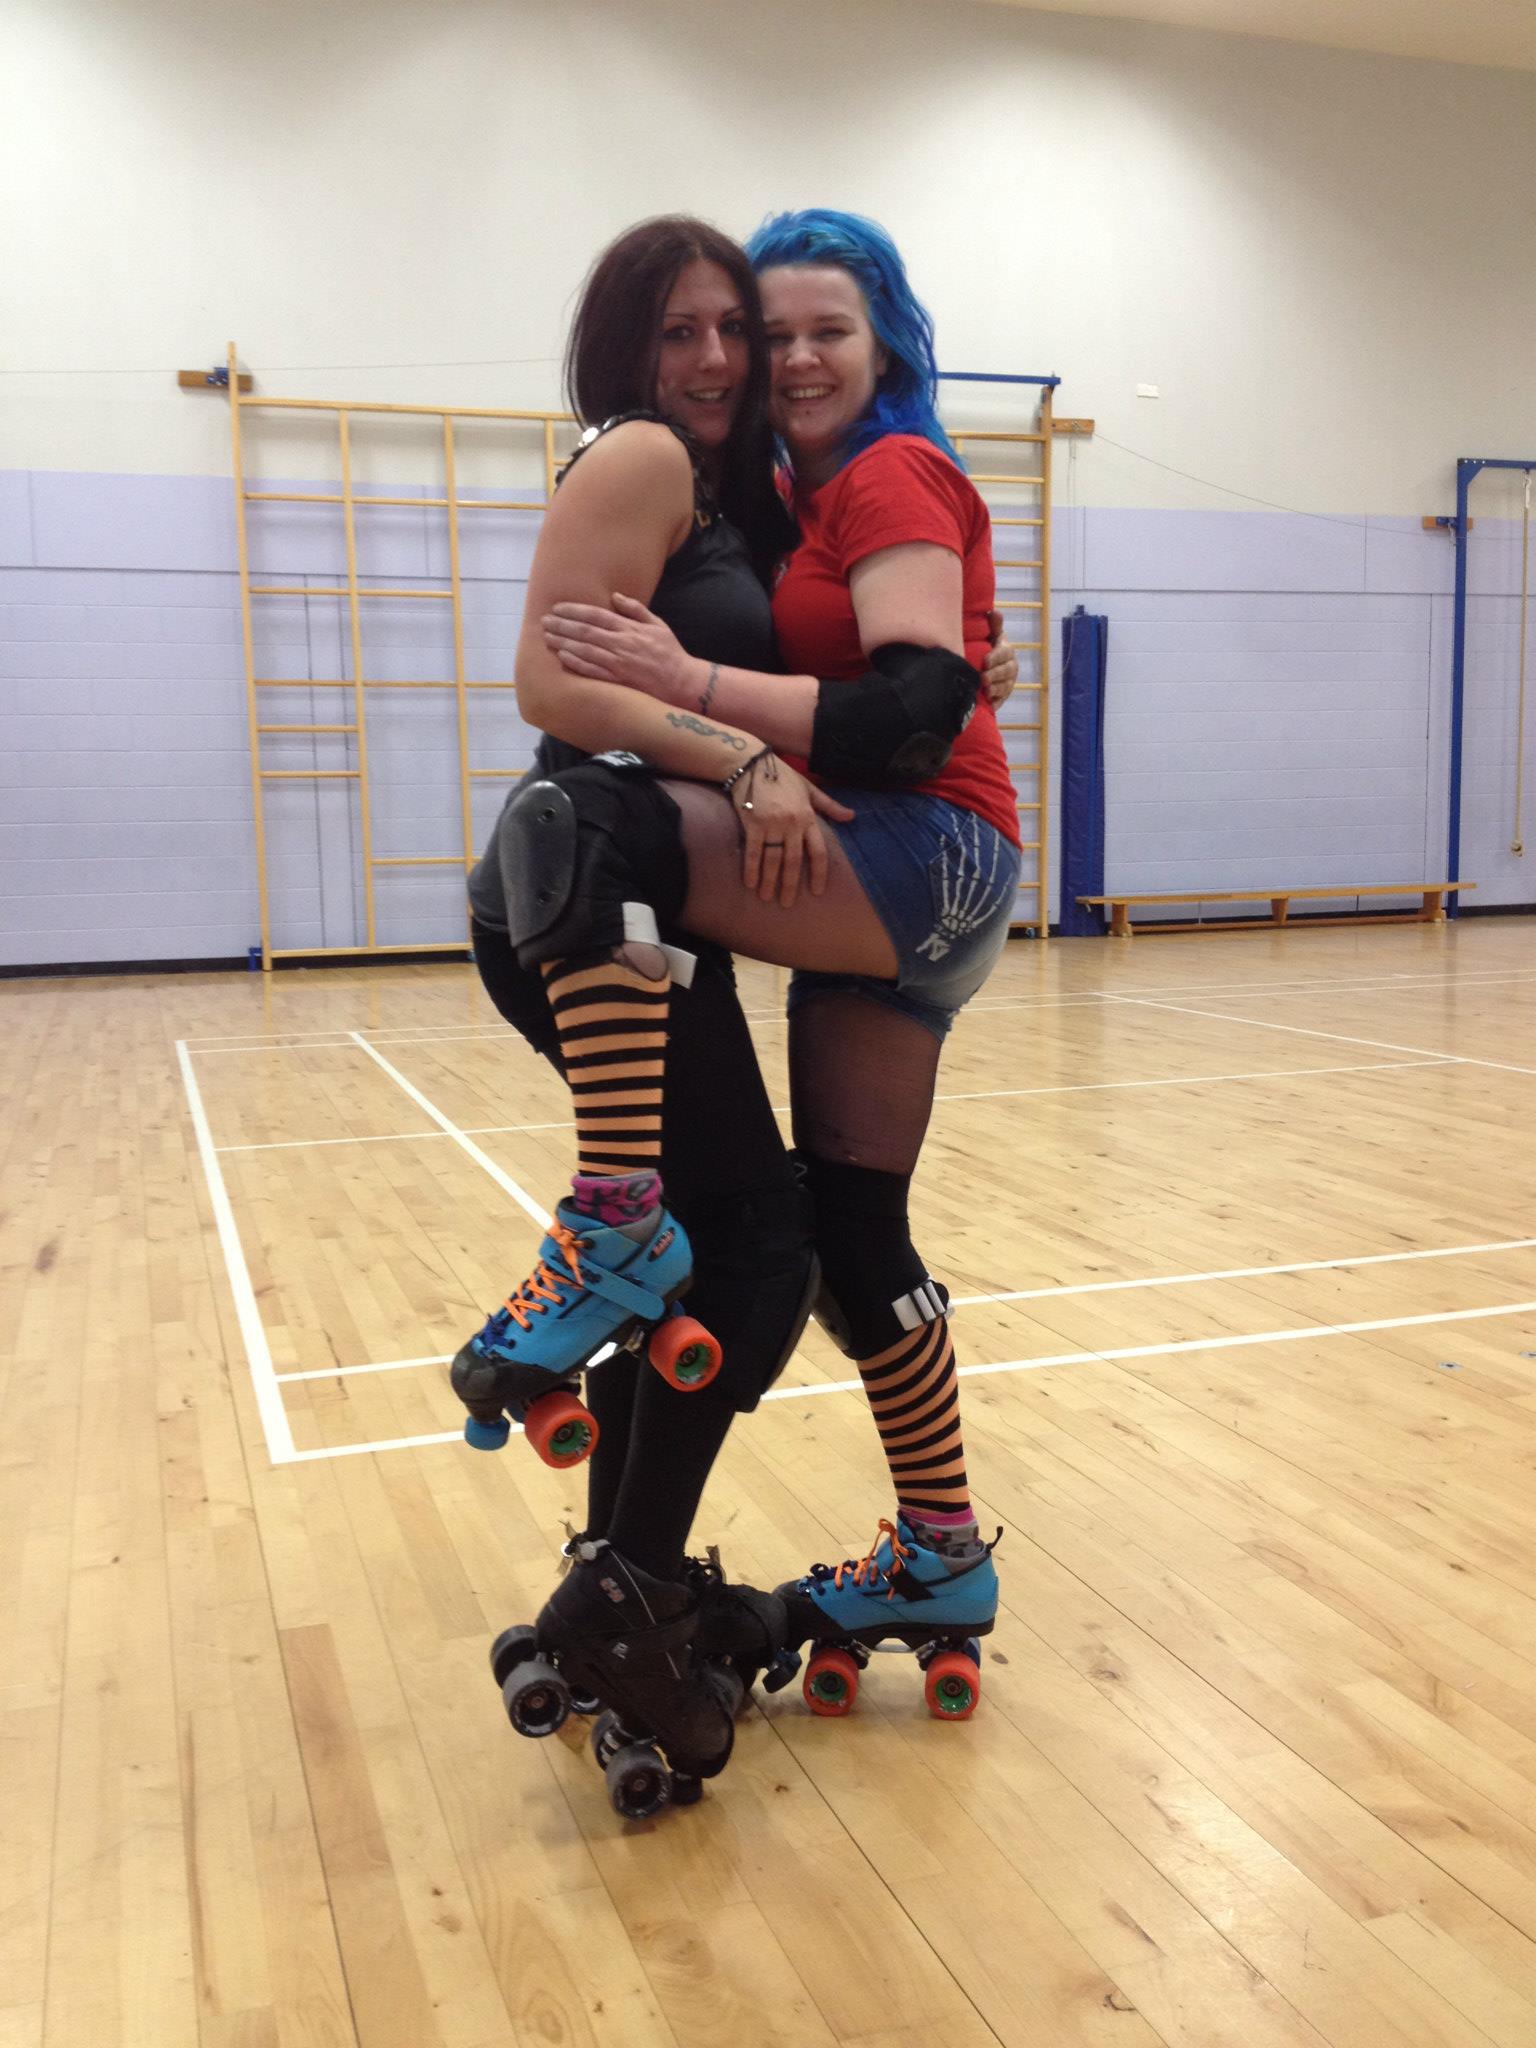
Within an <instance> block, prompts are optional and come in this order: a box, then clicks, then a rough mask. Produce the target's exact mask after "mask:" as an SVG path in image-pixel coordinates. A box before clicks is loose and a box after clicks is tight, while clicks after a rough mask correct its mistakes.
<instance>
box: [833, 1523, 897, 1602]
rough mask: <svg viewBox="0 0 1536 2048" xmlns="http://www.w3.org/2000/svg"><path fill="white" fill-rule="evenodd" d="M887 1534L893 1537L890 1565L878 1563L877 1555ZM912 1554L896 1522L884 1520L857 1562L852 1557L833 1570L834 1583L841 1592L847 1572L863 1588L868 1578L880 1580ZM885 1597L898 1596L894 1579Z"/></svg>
mask: <svg viewBox="0 0 1536 2048" xmlns="http://www.w3.org/2000/svg"><path fill="white" fill-rule="evenodd" d="M886 1536H889V1537H890V1539H891V1561H890V1563H889V1564H888V1565H882V1564H876V1562H875V1557H876V1554H877V1552H878V1551H879V1549H880V1543H881V1539H882V1538H883V1537H886ZM911 1555H912V1553H911V1551H910V1550H909V1549H908V1548H907V1546H906V1544H905V1543H903V1542H902V1540H901V1538H900V1537H899V1536H898V1535H897V1534H896V1524H895V1523H894V1522H886V1521H882V1522H881V1524H880V1527H879V1529H878V1530H877V1531H876V1533H875V1540H874V1542H873V1543H872V1544H871V1545H870V1546H869V1549H868V1551H867V1552H866V1554H865V1555H864V1556H863V1557H862V1558H861V1559H860V1560H859V1562H858V1563H857V1564H855V1563H854V1562H853V1560H852V1558H848V1559H845V1560H844V1562H843V1563H842V1564H840V1565H839V1566H838V1567H837V1569H836V1571H835V1572H833V1574H832V1583H833V1585H834V1586H835V1587H836V1588H837V1590H838V1592H839V1593H841V1591H842V1590H843V1574H844V1572H847V1573H848V1574H849V1576H850V1577H851V1579H852V1580H853V1583H854V1585H856V1586H858V1587H860V1588H862V1587H863V1586H864V1584H865V1583H866V1581H867V1580H869V1579H875V1580H878V1579H879V1578H881V1576H882V1575H884V1574H886V1573H890V1572H894V1570H895V1569H896V1567H897V1566H898V1565H899V1564H901V1563H902V1562H903V1561H904V1560H905V1559H906V1558H909V1557H910V1556H911ZM885 1597H886V1599H887V1600H894V1599H895V1598H896V1587H895V1583H894V1581H893V1583H892V1585H891V1589H890V1591H889V1592H888V1593H887V1594H886V1596H885Z"/></svg>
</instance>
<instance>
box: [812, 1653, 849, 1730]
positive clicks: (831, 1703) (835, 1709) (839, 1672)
mask: <svg viewBox="0 0 1536 2048" xmlns="http://www.w3.org/2000/svg"><path fill="white" fill-rule="evenodd" d="M801 1690H802V1692H803V1693H804V1695H805V1704H806V1705H807V1706H808V1707H809V1708H810V1710H811V1712H812V1713H813V1714H822V1715H825V1716H827V1717H828V1718H832V1717H835V1716H838V1715H842V1714H847V1713H851V1712H852V1709H853V1703H854V1701H855V1700H856V1699H857V1698H858V1696H859V1666H858V1661H857V1659H856V1658H854V1657H852V1656H851V1655H850V1654H849V1653H848V1651H847V1650H818V1651H817V1653H816V1655H815V1656H814V1657H813V1658H812V1659H811V1661H810V1663H809V1664H808V1665H807V1666H806V1670H805V1683H804V1685H803V1686H802V1688H801Z"/></svg>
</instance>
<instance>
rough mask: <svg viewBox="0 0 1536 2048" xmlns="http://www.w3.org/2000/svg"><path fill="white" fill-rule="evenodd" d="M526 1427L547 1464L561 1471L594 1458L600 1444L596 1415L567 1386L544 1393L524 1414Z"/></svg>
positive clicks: (524, 1425) (532, 1441) (531, 1440)
mask: <svg viewBox="0 0 1536 2048" xmlns="http://www.w3.org/2000/svg"><path fill="white" fill-rule="evenodd" d="M523 1429H524V1432H525V1434H526V1435H527V1438H528V1441H529V1443H531V1444H532V1445H533V1448H534V1449H535V1450H536V1451H537V1452H538V1454H539V1456H540V1457H541V1458H542V1459H543V1460H544V1462H545V1464H546V1465H553V1466H555V1467H556V1469H557V1470H559V1469H562V1468H564V1467H565V1466H567V1465H579V1464H580V1463H581V1462H582V1460H583V1459H584V1458H590V1457H591V1455H592V1452H593V1449H594V1447H595V1445H596V1443H597V1420H596V1417H595V1416H594V1415H593V1414H592V1412H591V1410H590V1409H588V1408H586V1407H585V1406H583V1404H582V1403H581V1402H580V1401H579V1400H577V1398H576V1396H575V1395H574V1394H571V1393H567V1392H566V1391H565V1390H564V1389H562V1390H561V1391H560V1392H559V1393H556V1394H542V1395H540V1397H539V1399H538V1400H537V1401H535V1402H534V1403H533V1405H532V1407H531V1408H530V1409H529V1410H528V1413H527V1415H526V1416H525V1417H524V1419H523Z"/></svg>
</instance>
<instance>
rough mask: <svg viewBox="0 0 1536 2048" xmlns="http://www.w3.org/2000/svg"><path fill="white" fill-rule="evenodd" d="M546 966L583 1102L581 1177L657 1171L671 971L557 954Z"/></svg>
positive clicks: (573, 1084) (573, 1082) (574, 1094)
mask: <svg viewBox="0 0 1536 2048" xmlns="http://www.w3.org/2000/svg"><path fill="white" fill-rule="evenodd" d="M543 973H544V986H545V991H546V993H547V995H548V997H549V1006H550V1009H551V1011H552V1012H553V1015H554V1020H555V1029H556V1031H557V1032H558V1033H559V1034H560V1053H561V1058H562V1059H563V1061H564V1063H565V1077H566V1080H567V1081H568V1082H569V1083H570V1089H571V1099H572V1101H573V1102H574V1103H575V1106H576V1172H577V1177H578V1179H582V1180H588V1179H612V1178H614V1177H620V1176H633V1175H636V1174H655V1173H656V1172H657V1171H658V1169H659V1168H660V1165H661V1100H662V1086H663V1082H664V1079H665V1074H666V1058H667V1012H668V1003H669V998H670V995H671V990H672V981H671V976H670V974H663V975H662V977H661V978H660V980H649V979H647V977H646V976H645V975H643V974H639V973H637V972H636V971H635V969H634V968H633V967H629V966H626V965H625V964H624V963H623V962H622V961H619V960H612V959H609V960H601V961H598V962H597V963H595V964H592V963H591V962H590V961H589V963H588V964H587V965H585V966H579V965H576V964H575V963H573V962H572V961H569V960H551V961H548V962H547V963H546V964H545V966H544V969H543Z"/></svg>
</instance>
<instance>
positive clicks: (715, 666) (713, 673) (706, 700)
mask: <svg viewBox="0 0 1536 2048" xmlns="http://www.w3.org/2000/svg"><path fill="white" fill-rule="evenodd" d="M719 680H720V664H719V662H718V661H712V662H711V663H710V664H709V681H708V682H707V683H706V684H705V685H704V690H703V694H702V695H701V696H700V698H699V709H700V711H701V712H702V711H707V710H708V709H709V706H710V702H711V700H712V699H713V697H714V694H715V685H716V684H717V683H718V682H719Z"/></svg>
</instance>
